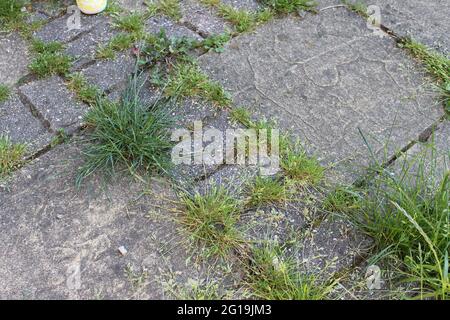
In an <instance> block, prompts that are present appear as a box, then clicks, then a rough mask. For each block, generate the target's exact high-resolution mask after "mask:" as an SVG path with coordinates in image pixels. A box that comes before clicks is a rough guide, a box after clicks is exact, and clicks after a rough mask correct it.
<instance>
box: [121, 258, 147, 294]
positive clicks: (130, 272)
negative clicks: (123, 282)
mask: <svg viewBox="0 0 450 320" xmlns="http://www.w3.org/2000/svg"><path fill="white" fill-rule="evenodd" d="M124 273H125V276H126V277H127V279H128V281H130V283H131V285H132V286H133V288H134V289H138V288H140V287H141V286H142V285H143V284H144V283H145V281H146V280H147V278H148V276H149V274H148V270H147V269H146V268H144V267H143V268H142V270H141V271H139V272H138V271H135V270H134V269H133V267H132V265H131V264H127V266H126V267H125V270H124Z"/></svg>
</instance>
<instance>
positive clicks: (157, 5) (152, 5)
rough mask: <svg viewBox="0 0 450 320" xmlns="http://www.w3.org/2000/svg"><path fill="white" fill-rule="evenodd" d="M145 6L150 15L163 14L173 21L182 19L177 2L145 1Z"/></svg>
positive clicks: (163, 0)
mask: <svg viewBox="0 0 450 320" xmlns="http://www.w3.org/2000/svg"><path fill="white" fill-rule="evenodd" d="M147 6H148V8H149V9H148V10H149V11H150V12H151V13H152V14H157V13H159V14H164V15H166V16H168V17H170V18H172V19H173V20H175V21H178V20H180V19H181V17H182V15H181V8H180V2H179V0H156V1H155V2H150V1H147Z"/></svg>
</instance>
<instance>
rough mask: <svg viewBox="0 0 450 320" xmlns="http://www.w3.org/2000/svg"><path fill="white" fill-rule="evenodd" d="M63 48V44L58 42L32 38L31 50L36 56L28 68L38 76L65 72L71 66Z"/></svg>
mask: <svg viewBox="0 0 450 320" xmlns="http://www.w3.org/2000/svg"><path fill="white" fill-rule="evenodd" d="M63 49H64V46H63V45H62V44H61V43H59V42H49V43H44V42H42V41H40V40H33V42H32V51H33V52H34V53H35V54H36V57H35V58H34V59H33V61H32V62H31V64H30V65H29V69H30V70H31V72H33V73H34V74H36V75H37V76H38V77H39V78H45V77H47V76H50V75H54V74H59V75H65V74H67V73H68V71H69V69H70V66H71V58H70V57H68V56H67V55H65V54H63V53H62V50H63Z"/></svg>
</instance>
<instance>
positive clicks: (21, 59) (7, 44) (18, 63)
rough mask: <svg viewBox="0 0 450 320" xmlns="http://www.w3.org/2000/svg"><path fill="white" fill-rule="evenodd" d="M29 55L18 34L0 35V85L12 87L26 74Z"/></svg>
mask: <svg viewBox="0 0 450 320" xmlns="http://www.w3.org/2000/svg"><path fill="white" fill-rule="evenodd" d="M29 63H30V55H29V52H28V46H27V44H26V42H25V41H24V40H23V39H22V38H20V36H19V35H18V34H10V35H1V34H0V83H4V84H8V85H12V84H15V83H16V82H17V81H18V80H19V79H20V78H21V77H22V76H24V75H25V74H26V73H27V66H28V64H29Z"/></svg>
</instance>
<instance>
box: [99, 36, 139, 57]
mask: <svg viewBox="0 0 450 320" xmlns="http://www.w3.org/2000/svg"><path fill="white" fill-rule="evenodd" d="M137 40H138V39H137V38H136V36H135V35H134V34H128V33H119V34H117V35H115V36H114V37H112V38H111V40H110V41H109V43H108V44H107V45H102V46H100V47H99V48H98V49H97V52H96V57H97V58H98V59H114V57H115V56H116V52H118V51H123V50H126V49H129V48H131V47H132V46H133V44H134V43H135V42H136V41H137Z"/></svg>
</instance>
